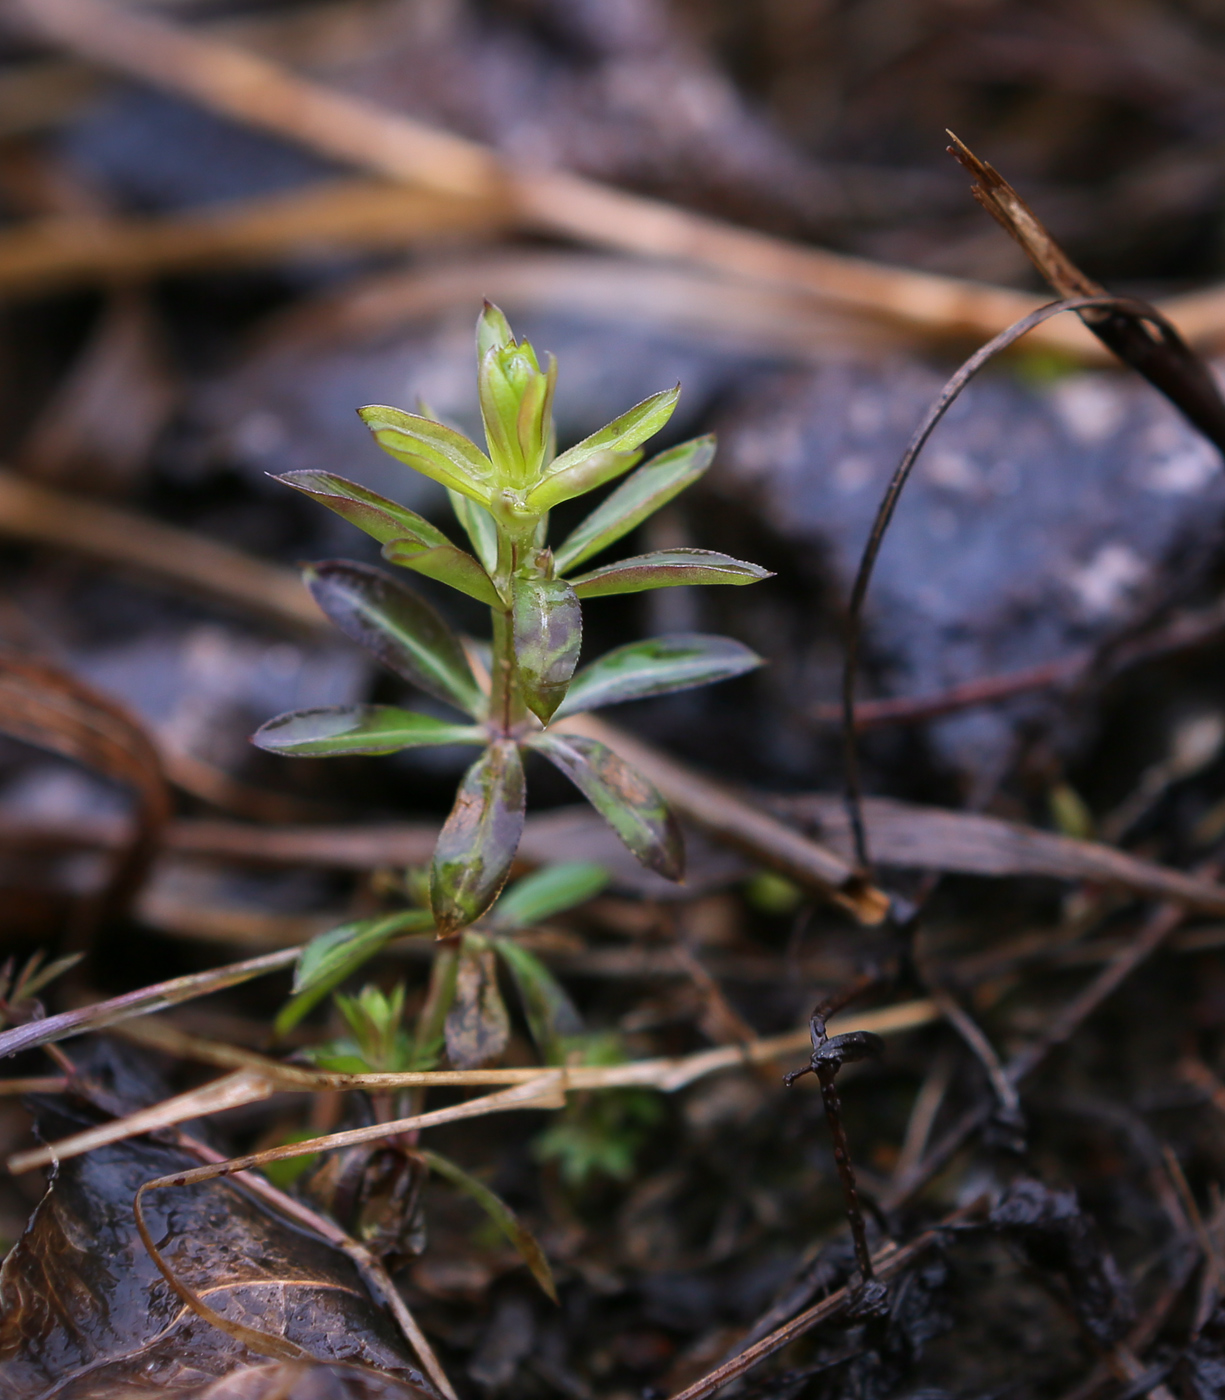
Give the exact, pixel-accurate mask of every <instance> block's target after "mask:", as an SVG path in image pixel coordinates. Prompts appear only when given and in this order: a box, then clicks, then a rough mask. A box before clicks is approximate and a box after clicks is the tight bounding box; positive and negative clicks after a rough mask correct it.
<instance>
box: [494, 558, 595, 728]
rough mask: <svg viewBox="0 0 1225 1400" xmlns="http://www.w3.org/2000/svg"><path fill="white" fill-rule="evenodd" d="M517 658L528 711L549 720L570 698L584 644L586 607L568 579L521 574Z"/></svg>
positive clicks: (516, 599) (516, 598)
mask: <svg viewBox="0 0 1225 1400" xmlns="http://www.w3.org/2000/svg"><path fill="white" fill-rule="evenodd" d="M512 599H513V605H514V631H515V658H516V661H517V662H518V667H519V679H520V681H521V683H522V685H523V698H524V700H526V702H527V706H528V709H530V710H531V712H532V713H533V714H534V715H536V717H537V718H538V719H539V720H540V721H541V722H542V723H544V724H548V722H549V720H550V719H551V718H552V716H553V711H554V710H556V709H557V707H558V705H560V704H561V702H562V700H563V699H564V698H565V694H566V687H567V686H568V685H569V684H570V677H571V676H573V675H574V668H575V666H576V665H577V664H578V654H579V649H580V648H581V646H582V644H583V610H582V609H581V608H580V607H579V604H578V599H577V598H575V596H574V591H573V589H571V587H570V585H569V584H568V583H566V582H565V580H564V579H559V578H554V579H544V578H516V579H515V580H514V584H513V586H512Z"/></svg>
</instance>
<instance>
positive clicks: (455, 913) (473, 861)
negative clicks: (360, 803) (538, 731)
mask: <svg viewBox="0 0 1225 1400" xmlns="http://www.w3.org/2000/svg"><path fill="white" fill-rule="evenodd" d="M523 807H524V784H523V764H522V761H521V760H520V758H519V750H518V747H517V746H516V745H515V744H514V743H513V742H511V741H510V740H508V739H500V740H497V741H496V742H494V743H492V744H490V746H489V747H488V749H486V750H485V752H484V753H483V754H482V755H481V757H480V758H478V759H477V761H476V762H475V763H474V764H473V765H472V767H471V768H469V769H468V771H467V772H466V773H465V774H464V780H463V782H462V783H461V784H460V788H459V792H458V794H457V795H456V798H455V806H454V807H453V808H452V809H451V815H450V816H449V817H448V818H447V820H446V823H445V825H444V826H443V828H442V831H441V832H440V833H439V835H438V844H437V846H436V847H435V848H434V860H433V864H432V866H431V867H430V903H431V904H432V905H433V909H434V920H435V923H436V925H437V928H438V935H439V937H440V938H445V937H447V936H448V935H450V934H452V933H455V932H457V931H458V930H459V929H461V928H464V927H465V926H466V925H468V924H470V923H472V922H473V920H474V919H479V918H480V916H481V915H482V914H483V913H484V912H485V910H486V909H488V908H489V906H490V905H491V904H492V903H493V902H494V900H495V899H496V898H497V897H498V894H499V892H500V890H501V888H502V886H503V885H504V884H505V883H506V877H507V875H508V874H509V873H510V867H511V862H512V861H513V860H514V858H515V852H516V851H517V850H518V849H519V838H520V837H521V836H522V835H523Z"/></svg>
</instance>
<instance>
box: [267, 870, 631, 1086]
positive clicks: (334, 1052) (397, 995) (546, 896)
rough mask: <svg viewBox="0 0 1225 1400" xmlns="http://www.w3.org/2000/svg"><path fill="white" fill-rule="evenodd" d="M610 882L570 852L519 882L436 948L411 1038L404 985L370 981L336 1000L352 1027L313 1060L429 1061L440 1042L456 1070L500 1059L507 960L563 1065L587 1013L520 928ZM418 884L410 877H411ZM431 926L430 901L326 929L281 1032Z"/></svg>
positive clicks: (545, 1055) (306, 955) (376, 1065)
mask: <svg viewBox="0 0 1225 1400" xmlns="http://www.w3.org/2000/svg"><path fill="white" fill-rule="evenodd" d="M607 882H608V873H607V871H606V870H605V869H604V868H603V866H599V865H594V864H592V863H591V862H589V861H567V862H564V863H562V864H559V865H550V866H545V867H543V868H542V869H540V870H537V871H534V872H533V873H532V874H531V875H527V876H525V877H524V878H523V879H521V880H518V881H516V882H515V883H514V884H513V885H512V886H511V887H510V888H509V889H508V890H507V891H506V892H505V893H504V894H503V895H502V897H501V899H500V900H499V901H498V902H497V904H495V905H494V907H493V908H492V909H491V910H489V911H487V912H486V913H485V914H484V915H483V916H482V917H481V919H480V920H478V922H477V923H475V924H473V925H471V926H470V927H469V928H468V929H466V930H464V931H463V932H462V933H460V934H459V935H457V936H456V937H454V938H451V939H448V940H446V941H445V942H442V943H439V944H438V945H437V947H436V950H435V953H434V958H433V965H432V969H431V973H430V989H429V993H428V994H427V997H426V1001H425V1005H424V1006H423V1007H422V1009H421V1011H420V1013H419V1014H418V1016H417V1019H416V1028H415V1030H414V1032H413V1034H412V1036H411V1037H410V1036H409V1035H408V1033H407V1031H406V1030H405V1029H404V1027H403V1021H404V1016H403V1010H404V995H403V989H398V990H397V991H395V992H393V993H391V995H390V996H389V997H388V996H384V995H383V993H381V992H380V991H378V990H377V988H374V987H367V988H366V989H365V990H364V991H363V992H362V993H360V995H358V996H356V997H347V996H343V995H340V994H338V995H337V996H336V1005H337V1007H338V1009H339V1010H340V1013H341V1015H342V1016H343V1017H344V1018H345V1021H346V1022H347V1024H348V1026H349V1030H350V1035H349V1036H348V1037H346V1038H344V1039H342V1040H338V1041H333V1042H332V1043H331V1044H330V1045H327V1046H323V1047H319V1048H317V1049H316V1050H314V1051H312V1057H313V1058H314V1059H315V1061H316V1063H317V1064H319V1065H320V1066H322V1067H323V1068H324V1069H330V1070H336V1071H338V1072H342V1073H345V1072H350V1071H356V1072H361V1071H360V1070H359V1068H358V1066H359V1064H360V1065H362V1066H364V1067H365V1068H369V1069H376V1070H378V1071H380V1072H384V1071H387V1072H397V1071H400V1070H408V1069H431V1068H432V1067H433V1066H434V1064H436V1063H437V1060H438V1057H439V1054H440V1053H441V1051H442V1048H443V1046H444V1045H445V1046H446V1050H447V1057H448V1059H449V1060H450V1062H451V1063H452V1064H453V1065H454V1066H455V1067H456V1068H457V1069H470V1068H474V1067H476V1066H477V1065H482V1064H488V1063H489V1062H490V1061H492V1060H496V1059H498V1058H499V1056H500V1055H501V1054H502V1051H503V1050H504V1049H505V1048H506V1042H507V1040H508V1038H509V1034H510V1017H509V1015H508V1013H507V1010H506V1005H505V1002H504V1001H503V999H502V993H501V990H500V988H499V985H498V975H497V964H498V962H499V961H500V962H501V964H502V966H503V967H504V968H505V969H506V972H507V973H508V974H509V976H510V979H511V981H512V982H513V984H514V987H515V991H516V992H517V994H518V998H519V1004H520V1006H521V1008H522V1011H523V1016H524V1020H525V1021H526V1022H527V1026H528V1030H529V1032H530V1033H531V1036H532V1039H533V1040H534V1041H535V1043H536V1048H537V1049H538V1050H539V1052H540V1055H541V1057H542V1059H544V1061H545V1062H546V1063H547V1064H561V1063H562V1062H563V1061H564V1060H565V1059H566V1055H567V1050H568V1048H569V1042H570V1041H571V1040H572V1039H573V1038H574V1037H577V1036H581V1035H582V1032H583V1025H582V1021H581V1019H580V1017H579V1014H578V1012H577V1011H576V1010H575V1008H574V1005H573V1003H572V1002H571V1001H570V998H569V997H568V996H567V995H566V992H565V990H564V988H563V987H562V986H561V985H560V983H559V982H558V981H557V979H556V978H555V977H554V976H553V974H552V973H551V972H550V971H549V970H548V968H546V967H545V966H544V964H543V963H542V962H541V961H540V959H539V958H538V957H536V955H535V954H534V953H533V952H531V950H530V949H528V948H526V947H525V946H523V944H522V943H521V942H520V941H518V940H517V939H516V934H518V933H519V932H520V931H521V930H523V929H526V928H528V927H530V926H531V925H533V924H537V923H540V922H542V921H543V920H545V919H548V918H551V917H552V916H553V915H554V914H560V913H561V912H562V911H563V910H566V909H570V908H573V907H574V906H575V905H576V904H581V903H583V902H584V901H585V900H588V899H590V898H591V897H592V896H593V895H595V894H598V893H599V891H600V890H601V889H603V888H604V886H605V884H607ZM410 883H411V882H410ZM413 925H416V926H417V928H418V930H420V929H421V928H422V927H424V928H425V930H427V931H428V929H429V928H431V927H432V916H431V915H430V913H429V911H428V910H424V909H406V910H401V911H399V912H397V913H392V914H385V915H382V916H380V917H378V918H374V919H364V920H360V921H357V922H354V923H351V924H343V925H341V927H340V928H337V929H331V930H330V931H329V932H327V933H323V934H320V935H319V936H318V937H316V938H315V939H313V940H312V941H311V942H310V943H309V944H307V946H306V948H304V949H303V952H302V956H301V957H300V958H299V960H298V965H297V969H296V972H295V976H294V989H293V996H292V997H291V998H290V1000H289V1001H288V1002H287V1003H286V1004H285V1006H284V1007H283V1008H282V1010H281V1013H280V1015H279V1016H278V1018H277V1022H276V1028H277V1031H278V1033H280V1034H284V1033H285V1032H286V1031H287V1030H289V1029H291V1028H292V1027H293V1026H294V1025H296V1024H297V1023H298V1021H300V1020H301V1019H302V1017H303V1016H304V1015H305V1014H306V1013H307V1012H308V1011H309V1010H310V1009H311V1008H312V1007H313V1006H315V1005H316V1004H317V1003H318V1002H319V1001H321V1000H322V999H323V998H324V997H325V996H326V995H327V994H328V992H330V991H331V990H332V989H333V988H335V987H336V986H338V985H339V983H340V982H341V981H343V980H344V979H345V978H347V977H348V976H350V975H351V974H352V973H353V972H355V971H356V970H357V969H358V967H360V966H361V965H362V964H363V963H365V962H367V961H369V959H370V958H372V957H373V956H374V955H375V954H376V953H377V952H379V951H381V949H382V948H383V947H385V946H386V944H387V943H388V942H390V940H391V939H392V938H394V937H396V936H397V934H399V933H400V932H402V931H403V930H405V929H406V928H411V927H412V926H413Z"/></svg>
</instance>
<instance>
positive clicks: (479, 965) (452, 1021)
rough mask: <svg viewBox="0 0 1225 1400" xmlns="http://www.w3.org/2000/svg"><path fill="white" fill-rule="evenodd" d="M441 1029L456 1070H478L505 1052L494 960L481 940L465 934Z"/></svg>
mask: <svg viewBox="0 0 1225 1400" xmlns="http://www.w3.org/2000/svg"><path fill="white" fill-rule="evenodd" d="M444 1030H445V1034H446V1041H447V1058H448V1059H449V1060H450V1061H451V1063H452V1064H453V1065H454V1066H455V1068H456V1069H479V1068H480V1066H481V1065H487V1064H491V1063H492V1062H493V1061H494V1060H497V1059H500V1058H501V1055H502V1052H503V1051H504V1050H505V1049H506V1043H507V1041H508V1040H509V1039H510V1016H509V1015H508V1014H507V1011H506V1003H505V1002H504V1001H503V1000H502V993H501V992H500V991H499V990H498V964H497V959H496V958H495V957H494V953H493V949H492V948H491V947H490V946H489V944H488V943H486V942H485V940H484V939H483V938H474V937H472V936H471V935H468V936H467V937H465V939H464V940H463V945H462V946H461V948H460V950H459V967H458V969H457V971H456V976H455V999H454V1001H452V1003H451V1009H450V1011H448V1012H447V1019H446V1021H445V1023H444Z"/></svg>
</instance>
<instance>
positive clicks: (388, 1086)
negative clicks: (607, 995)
mask: <svg viewBox="0 0 1225 1400" xmlns="http://www.w3.org/2000/svg"><path fill="white" fill-rule="evenodd" d="M939 1014H940V1013H939V1011H938V1009H937V1008H936V1006H935V1004H934V1003H933V1002H931V1001H912V1002H902V1003H900V1004H899V1005H896V1006H887V1007H882V1008H880V1009H879V1010H876V1011H866V1012H861V1013H860V1014H859V1015H855V1016H844V1017H840V1018H839V1019H838V1020H836V1021H833V1022H831V1025H830V1029H831V1031H832V1032H833V1033H834V1034H843V1033H845V1032H847V1031H850V1030H870V1031H874V1032H875V1033H876V1034H877V1035H890V1034H894V1035H896V1034H901V1033H902V1032H903V1031H908V1030H914V1029H916V1028H917V1027H919V1026H924V1025H928V1024H930V1023H931V1022H932V1021H934V1020H937V1019H938V1018H939ZM148 1031H154V1034H152V1035H148V1034H146V1032H148ZM133 1032H136V1034H133ZM125 1034H126V1035H127V1036H128V1037H129V1038H131V1039H135V1040H137V1041H139V1042H140V1043H144V1044H150V1045H153V1046H155V1047H156V1048H158V1049H160V1050H163V1051H167V1052H168V1053H170V1054H175V1055H178V1056H180V1057H181V1058H186V1059H193V1060H196V1061H198V1062H202V1063H205V1064H216V1065H219V1066H221V1067H223V1068H226V1069H234V1070H236V1072H235V1073H234V1074H230V1075H226V1076H224V1077H223V1078H222V1079H218V1080H214V1081H213V1082H212V1083H211V1084H205V1085H203V1086H202V1087H201V1088H199V1089H195V1090H193V1091H191V1092H190V1093H187V1094H180V1095H178V1096H177V1097H176V1098H174V1099H168V1100H166V1101H165V1102H163V1103H161V1104H157V1105H154V1106H153V1107H151V1108H147V1109H141V1110H139V1111H138V1112H137V1113H134V1114H129V1115H128V1116H127V1117H126V1118H121V1119H116V1120H115V1121H114V1122H111V1123H104V1124H101V1125H99V1126H98V1127H94V1128H87V1129H86V1130H85V1131H84V1132H81V1133H76V1134H73V1135H72V1136H71V1137H67V1138H63V1139H61V1140H60V1141H59V1142H54V1143H49V1144H47V1145H46V1146H43V1147H38V1148H34V1149H31V1150H30V1151H28V1152H19V1153H16V1154H14V1155H13V1156H11V1157H10V1158H9V1159H8V1161H7V1163H6V1166H7V1167H8V1170H9V1171H10V1172H12V1173H14V1174H17V1173H19V1172H25V1171H31V1170H33V1169H34V1168H35V1167H42V1166H47V1165H49V1164H50V1163H51V1162H56V1161H66V1160H67V1159H68V1158H69V1157H76V1156H79V1155H80V1154H81V1153H83V1152H89V1151H91V1150H92V1149H93V1148H95V1147H98V1146H101V1145H102V1144H103V1143H112V1142H119V1141H122V1140H123V1139H124V1138H128V1137H134V1136H136V1135H137V1134H138V1133H144V1132H151V1131H154V1130H155V1129H158V1128H164V1127H168V1126H171V1125H173V1124H175V1123H182V1122H188V1121H190V1120H191V1119H193V1118H199V1117H204V1116H207V1115H208V1114H209V1113H216V1112H220V1111H221V1110H222V1109H223V1108H232V1107H234V1106H235V1105H236V1104H237V1103H238V1102H243V1103H255V1102H258V1101H259V1100H260V1099H263V1098H266V1097H267V1096H268V1095H269V1094H270V1093H272V1092H274V1091H275V1092H278V1093H314V1092H317V1091H319V1090H331V1091H336V1090H341V1091H344V1090H352V1089H365V1090H369V1091H382V1092H387V1091H389V1090H398V1089H410V1088H412V1089H428V1088H430V1087H434V1088H438V1087H442V1086H449V1087H454V1086H460V1085H471V1086H476V1085H486V1086H489V1085H506V1086H509V1087H508V1088H506V1089H504V1090H503V1091H502V1092H501V1093H494V1094H489V1095H486V1096H485V1097H484V1098H479V1099H472V1100H469V1101H468V1102H467V1103H462V1104H456V1105H453V1106H452V1107H450V1108H443V1109H436V1110H434V1111H433V1112H432V1113H426V1114H418V1115H415V1116H414V1117H412V1118H406V1119H401V1120H400V1121H399V1122H396V1123H382V1124H375V1125H373V1126H372V1127H368V1128H357V1129H354V1130H352V1133H348V1134H346V1133H339V1134H333V1135H331V1136H330V1137H321V1138H315V1139H312V1140H311V1141H310V1142H304V1143H293V1144H290V1145H289V1146H286V1147H277V1148H269V1149H268V1150H267V1151H266V1152H263V1153H257V1154H256V1155H255V1156H253V1157H250V1158H242V1159H235V1161H236V1162H240V1163H241V1164H242V1165H239V1166H233V1167H232V1170H234V1171H239V1170H242V1169H243V1168H244V1167H246V1166H259V1165H261V1164H262V1163H263V1162H267V1161H281V1160H284V1159H286V1158H289V1157H297V1156H303V1155H307V1154H309V1153H313V1152H319V1151H328V1150H329V1149H330V1148H333V1147H344V1146H348V1145H351V1144H352V1143H355V1142H369V1141H373V1140H376V1139H378V1138H380V1137H383V1136H386V1135H389V1134H392V1133H396V1132H407V1131H411V1130H412V1129H414V1128H421V1127H430V1126H433V1125H436V1124H439V1123H449V1122H452V1121H455V1120H456V1119H459V1118H475V1117H480V1116H482V1115H483V1114H486V1113H497V1112H501V1111H502V1110H503V1109H511V1108H544V1107H560V1106H561V1103H562V1102H564V1098H565V1095H566V1093H567V1092H570V1091H572V1090H591V1089H622V1088H650V1089H658V1090H660V1091H661V1092H663V1093H673V1092H675V1091H676V1090H678V1089H683V1088H684V1087H685V1086H686V1085H688V1084H692V1083H693V1082H694V1081H695V1080H697V1079H702V1078H704V1077H705V1076H706V1075H708V1074H715V1073H718V1072H719V1071H721V1070H728V1069H737V1068H747V1067H748V1066H751V1065H761V1064H767V1063H769V1062H770V1061H773V1060H778V1059H783V1058H785V1057H787V1056H790V1055H794V1054H795V1053H796V1052H797V1051H798V1050H803V1049H806V1048H807V1047H808V1040H809V1032H808V1031H806V1030H804V1031H793V1032H790V1033H789V1034H787V1035H780V1036H772V1037H770V1038H769V1039H765V1040H756V1041H751V1042H750V1043H749V1044H747V1045H722V1046H719V1047H717V1048H716V1049H713V1050H700V1051H698V1052H697V1053H695V1054H693V1055H685V1056H682V1057H680V1058H676V1059H674V1058H659V1059H653V1060H637V1061H634V1060H631V1061H630V1062H629V1063H627V1064H623V1065H573V1066H568V1067H566V1068H561V1069H558V1068H552V1067H538V1068H525V1069H476V1070H410V1071H406V1072H404V1073H402V1074H333V1073H330V1072H328V1071H326V1070H310V1069H305V1068H303V1067H301V1066H298V1065H286V1064H281V1063H280V1062H278V1061H276V1060H272V1059H268V1058H267V1057H266V1056H263V1055H257V1054H256V1053H255V1052H253V1051H250V1050H242V1049H240V1048H238V1047H236V1046H232V1045H223V1044H221V1043H220V1042H217V1041H209V1040H204V1039H201V1038H200V1037H197V1036H189V1035H184V1034H183V1033H182V1032H179V1031H175V1030H174V1029H173V1028H172V1027H157V1028H156V1029H155V1028H154V1027H152V1026H147V1025H146V1026H140V1027H139V1028H138V1027H136V1026H132V1027H128V1028H125ZM353 1133H356V1134H357V1136H353ZM212 1174H213V1175H219V1174H221V1173H216V1172H214V1173H212ZM198 1179H199V1180H204V1179H205V1178H204V1177H200V1178H198Z"/></svg>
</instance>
